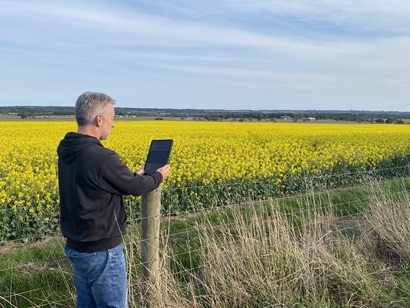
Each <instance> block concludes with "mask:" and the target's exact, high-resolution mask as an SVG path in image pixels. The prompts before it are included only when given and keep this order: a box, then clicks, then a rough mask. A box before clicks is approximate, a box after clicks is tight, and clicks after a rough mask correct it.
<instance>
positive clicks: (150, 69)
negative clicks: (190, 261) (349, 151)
mask: <svg viewBox="0 0 410 308" xmlns="http://www.w3.org/2000/svg"><path fill="white" fill-rule="evenodd" d="M0 72H1V74H0V91H1V95H0V106H16V105H24V106H74V104H75V101H76V99H77V97H78V96H79V95H80V94H81V93H83V92H85V91H98V92H104V93H106V94H108V95H110V96H111V97H113V98H114V99H115V100H116V106H120V107H134V108H175V109H185V108H190V109H226V110H369V111H410V1H408V0H343V1H342V0H271V1H268V0H206V1H204V0H201V1H198V0H135V1H134V0H115V1H114V0H110V1H108V0H98V1H97V0H58V1H57V0H36V1H32V0H0Z"/></svg>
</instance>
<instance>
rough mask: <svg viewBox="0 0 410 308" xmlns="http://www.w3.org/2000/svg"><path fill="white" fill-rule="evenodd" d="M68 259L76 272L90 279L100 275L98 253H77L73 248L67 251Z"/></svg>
mask: <svg viewBox="0 0 410 308" xmlns="http://www.w3.org/2000/svg"><path fill="white" fill-rule="evenodd" d="M66 254H67V257H68V258H69V259H70V260H71V262H72V263H73V265H74V269H75V271H76V272H77V273H78V274H79V275H81V276H83V277H87V278H88V279H94V278H96V277H98V275H99V274H100V265H99V262H98V256H97V253H95V252H92V253H86V252H79V251H75V250H73V249H71V248H67V249H66Z"/></svg>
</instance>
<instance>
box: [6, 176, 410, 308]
mask: <svg viewBox="0 0 410 308" xmlns="http://www.w3.org/2000/svg"><path fill="white" fill-rule="evenodd" d="M408 217H410V194H409V181H408V180H407V179H400V180H394V181H385V182H382V183H378V182H375V183H372V184H371V185H366V186H365V185H363V186H358V187H354V188H349V189H347V188H346V189H340V190H333V191H327V192H310V193H307V194H304V195H299V196H296V197H293V198H290V197H289V198H282V199H276V200H272V201H270V202H259V203H249V204H243V205H238V206H235V207H225V208H222V209H218V210H214V211H207V212H202V213H196V214H190V215H186V216H183V217H176V218H174V217H164V218H163V222H162V226H161V250H160V260H159V261H160V262H159V280H158V283H157V284H148V287H147V285H146V284H145V282H144V281H143V279H142V277H141V271H140V259H139V256H140V235H139V226H138V225H132V226H130V229H129V232H128V235H127V236H126V238H125V243H126V245H125V249H126V258H127V269H128V279H129V304H130V307H141V306H144V305H145V304H146V303H147V300H149V301H150V305H151V306H152V307H406V305H407V303H409V302H410V272H409V269H410V267H409V266H408V261H409V259H410V244H409V243H408V238H409V236H410V227H409V223H408ZM0 268H1V269H2V270H1V271H2V273H1V275H0V307H56V306H57V307H58V306H64V307H70V306H74V303H75V292H74V287H73V281H72V268H71V264H70V263H69V262H67V260H66V258H65V257H64V253H63V240H62V239H61V238H56V239H53V240H49V241H48V242H46V243H44V242H43V243H37V244H34V245H30V246H27V245H25V246H18V247H14V248H12V249H10V248H8V250H7V251H5V248H3V250H2V251H0ZM147 290H148V291H147ZM145 291H147V293H146V292H145Z"/></svg>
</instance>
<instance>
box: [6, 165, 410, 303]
mask: <svg viewBox="0 0 410 308" xmlns="http://www.w3.org/2000/svg"><path fill="white" fill-rule="evenodd" d="M409 167H410V166H401V167H391V168H384V169H379V170H370V171H366V172H360V175H363V174H365V175H366V176H365V177H362V179H363V178H365V179H366V181H364V180H363V181H361V183H360V185H358V186H353V187H351V186H348V187H339V188H332V187H331V188H327V187H325V189H317V188H316V187H314V186H311V187H309V188H310V189H307V190H306V191H303V192H300V193H297V194H289V195H286V194H284V195H282V196H277V197H271V198H266V199H263V198H258V196H256V197H257V198H254V194H251V195H252V198H248V199H246V198H244V199H243V201H240V202H236V203H228V204H222V205H221V206H218V207H215V206H214V207H212V208H206V207H205V208H199V209H198V208H190V209H188V210H186V211H184V212H183V213H182V214H177V213H175V212H174V211H173V210H172V206H169V207H167V208H165V209H163V211H162V214H161V216H160V217H161V220H162V227H161V232H160V238H161V247H160V255H161V260H160V261H161V264H174V269H173V270H172V271H171V272H172V273H171V275H172V276H173V277H174V279H175V280H178V281H181V279H182V280H189V279H190V278H189V277H193V276H195V275H197V274H196V273H201V272H204V271H206V270H207V269H209V268H210V267H212V266H215V264H212V262H209V261H207V262H201V263H200V262H199V261H198V259H200V255H201V254H202V252H203V249H204V248H203V247H202V246H201V245H199V241H198V235H199V234H205V233H207V232H209V231H212V232H217V233H218V234H219V236H221V237H224V236H228V235H230V234H227V233H226V232H227V231H226V230H229V229H233V228H234V227H235V225H236V223H237V222H236V221H235V220H232V219H231V220H227V221H221V220H222V219H221V216H219V217H218V219H216V221H212V217H211V216H212V215H217V216H218V215H219V214H221V215H222V216H224V217H227V216H229V215H230V211H233V210H238V209H239V210H240V209H248V208H255V207H256V208H260V207H264V206H266V204H272V203H274V204H275V207H276V208H277V209H279V210H280V212H281V213H282V214H283V215H285V216H295V215H296V216H298V217H306V216H309V215H313V214H314V213H318V212H332V213H339V218H340V219H341V221H342V220H343V221H360V220H361V219H362V216H363V215H362V210H363V208H364V207H365V205H366V204H368V203H369V202H371V199H372V198H374V196H375V194H377V192H378V190H377V189H375V186H376V187H377V185H378V183H379V180H380V176H378V175H380V174H381V173H383V172H386V171H387V172H389V173H394V172H397V173H398V174H400V175H407V174H408V170H409ZM341 174H342V173H339V174H335V175H333V176H332V175H324V176H319V175H317V176H301V177H299V178H297V179H295V180H296V181H305V182H309V181H312V180H314V181H316V180H318V179H319V180H329V179H332V178H333V177H339V176H341ZM343 174H345V173H343ZM349 174H354V173H353V172H350V173H349ZM270 182H271V180H270V179H266V180H262V181H255V182H253V183H257V184H261V183H270ZM364 183H367V184H369V186H364V185H363V184H364ZM390 183H396V184H397V186H398V188H396V189H394V190H393V189H392V190H391V191H389V190H388V189H386V190H383V192H382V194H383V195H384V196H385V197H387V198H390V199H400V198H401V197H402V196H403V194H406V193H407V192H408V191H409V190H410V185H408V182H407V180H406V179H405V178H401V177H399V178H397V179H394V180H392V181H391V182H390ZM240 185H243V183H241V182H236V183H230V184H227V183H223V184H215V185H211V188H210V187H209V185H208V186H207V187H204V186H199V185H198V186H190V187H185V189H187V190H198V189H211V190H221V189H227V188H229V187H232V186H240ZM322 187H323V186H322ZM171 189H172V188H171ZM339 195H341V196H339ZM166 198H167V199H168V200H167V201H168V204H170V205H172V203H173V200H172V194H169V195H167V197H166ZM304 200H308V202H307V203H308V205H309V206H306V203H304V202H303V201H304ZM346 200H347V201H346ZM287 202H290V203H291V205H287V204H286V203H287ZM282 204H285V205H283V206H282ZM127 206H131V207H134V206H135V204H128V205H127ZM11 210H12V209H9V208H8V209H0V215H2V213H4V212H6V211H11ZM204 217H207V219H203V221H200V218H204ZM148 218H152V217H146V218H144V219H148ZM247 219H248V220H247ZM270 219H271V218H270V217H266V218H264V220H261V221H260V223H265V222H268V221H269V220H270ZM251 221H252V217H251V216H249V217H246V215H244V217H243V223H245V224H246V223H249V224H251ZM140 223H141V217H138V219H136V220H131V222H130V228H131V229H133V230H134V229H136V230H138V228H140ZM309 223H311V224H314V223H315V222H309ZM303 227H304V228H306V227H307V226H306V225H304V226H303ZM296 228H302V225H296ZM354 228H356V225H355V224H345V225H343V226H342V227H341V228H339V231H341V232H344V231H349V230H351V229H354ZM128 237H129V236H127V237H126V238H125V243H128V242H127V241H128ZM237 240H238V242H239V241H240V240H241V238H240V236H239V235H238V238H237ZM15 241H16V242H24V241H25V238H16V239H15ZM57 241H58V242H59V243H60V244H59V245H60V246H59V248H58V249H55V250H53V251H50V254H49V255H47V256H46V257H44V256H41V257H39V258H38V259H30V260H27V261H24V262H20V263H18V262H16V263H17V264H14V262H9V264H12V265H10V266H8V267H3V268H0V276H2V277H3V278H0V282H1V284H0V307H18V305H17V304H16V303H21V302H24V303H25V304H24V305H25V306H27V307H50V306H52V307H58V306H67V305H68V306H70V305H73V304H74V298H75V296H74V295H73V293H74V287H73V277H72V274H71V272H72V268H71V265H70V263H69V262H68V261H67V258H66V257H65V256H64V252H63V247H64V240H63V238H62V236H61V235H58V236H57ZM190 241H191V242H190ZM140 244H141V242H140V241H135V240H133V241H132V242H131V243H130V244H129V245H130V248H131V249H132V248H137V249H140V247H138V245H140ZM40 245H41V244H40ZM126 245H127V244H126ZM135 245H136V246H137V247H135ZM22 249H24V246H22ZM7 255H8V253H7V250H6V249H3V252H2V250H0V260H1V258H3V259H6V258H7V257H6V256H7ZM129 256H135V254H130V255H129ZM129 256H128V257H129ZM129 262H131V263H130V264H132V266H139V267H140V266H141V263H140V262H139V260H138V256H137V258H135V257H134V259H133V260H129ZM51 263H52V264H53V266H51V267H50V264H51ZM47 268H48V269H47ZM36 270H40V271H44V272H50V271H52V272H53V273H54V274H55V277H54V278H53V279H61V280H63V281H62V283H61V285H62V287H61V286H60V289H58V290H57V291H56V289H55V286H53V285H52V284H51V283H45V284H44V285H42V286H41V287H36V288H34V287H33V288H32V289H25V290H24V291H22V290H20V289H19V287H18V286H16V288H14V286H13V284H7V280H6V279H5V277H6V276H10V277H11V276H13V275H17V276H21V275H24V273H26V272H33V271H36ZM46 275H48V273H47V274H46ZM181 277H183V278H181ZM195 277H196V276H195ZM12 279H15V278H12ZM6 284H7V285H6ZM140 284H141V282H140V281H138V280H133V281H131V283H130V289H131V290H134V289H139V288H140ZM34 285H36V284H34ZM38 285H39V284H38V283H37V286H38ZM40 285H41V284H40ZM26 287H27V286H26ZM64 288H65V292H66V295H61V292H62V291H61V289H64ZM185 288H189V287H188V286H186V287H185ZM185 291H186V290H185ZM63 293H64V291H63ZM42 296H44V298H42ZM198 296H199V295H198ZM56 297H57V299H56Z"/></svg>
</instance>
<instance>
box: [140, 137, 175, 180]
mask: <svg viewBox="0 0 410 308" xmlns="http://www.w3.org/2000/svg"><path fill="white" fill-rule="evenodd" d="M172 143H173V140H152V141H151V146H150V148H149V151H148V156H147V160H146V162H145V168H144V169H145V174H152V173H155V172H156V171H157V169H158V168H161V167H162V166H164V165H166V164H167V163H168V159H169V155H170V153H171V148H172Z"/></svg>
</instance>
